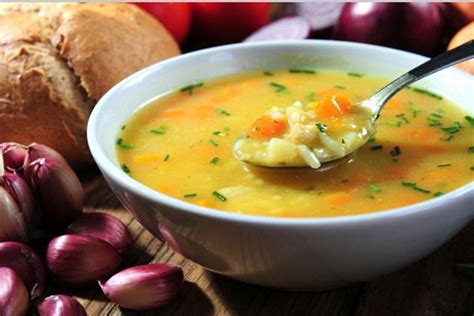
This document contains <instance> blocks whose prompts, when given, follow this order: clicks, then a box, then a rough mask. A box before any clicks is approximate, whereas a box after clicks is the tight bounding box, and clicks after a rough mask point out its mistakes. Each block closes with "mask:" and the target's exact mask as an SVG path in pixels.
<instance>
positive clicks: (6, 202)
mask: <svg viewBox="0 0 474 316" xmlns="http://www.w3.org/2000/svg"><path fill="white" fill-rule="evenodd" d="M0 219H1V221H0V242H1V241H28V240H29V232H28V225H27V224H26V220H25V217H24V216H23V214H22V213H21V210H20V208H19V206H18V205H17V203H16V201H15V199H14V198H12V197H11V196H10V194H9V193H8V192H7V191H6V190H5V189H4V188H3V187H2V186H0Z"/></svg>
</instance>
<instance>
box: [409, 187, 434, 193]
mask: <svg viewBox="0 0 474 316" xmlns="http://www.w3.org/2000/svg"><path fill="white" fill-rule="evenodd" d="M413 190H415V191H418V192H422V193H426V194H428V193H431V191H430V190H426V189H422V188H420V187H417V186H414V187H413Z"/></svg>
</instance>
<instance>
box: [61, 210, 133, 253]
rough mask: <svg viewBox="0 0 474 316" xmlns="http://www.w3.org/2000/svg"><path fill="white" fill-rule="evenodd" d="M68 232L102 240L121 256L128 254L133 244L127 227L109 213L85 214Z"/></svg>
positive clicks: (74, 222) (72, 224)
mask: <svg viewBox="0 0 474 316" xmlns="http://www.w3.org/2000/svg"><path fill="white" fill-rule="evenodd" d="M66 232H67V233H68V234H76V235H83V236H90V237H94V238H98V239H101V240H103V241H105V242H107V243H109V244H110V245H111V246H112V247H114V248H115V250H117V252H118V253H119V254H123V253H125V252H127V251H128V250H129V249H130V247H131V246H132V244H133V239H132V236H131V235H130V232H129V231H128V229H127V226H125V224H124V223H122V221H121V220H119V219H118V218H116V217H115V216H112V215H110V214H107V213H99V212H95V213H84V214H82V215H81V216H80V217H78V218H77V219H76V220H74V221H73V222H72V223H71V224H70V225H69V226H68V228H67V230H66Z"/></svg>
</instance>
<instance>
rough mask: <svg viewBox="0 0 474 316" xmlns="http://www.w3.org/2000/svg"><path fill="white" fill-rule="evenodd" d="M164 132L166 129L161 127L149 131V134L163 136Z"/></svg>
mask: <svg viewBox="0 0 474 316" xmlns="http://www.w3.org/2000/svg"><path fill="white" fill-rule="evenodd" d="M166 130H167V127H166V126H164V125H162V126H160V128H157V129H152V130H150V133H152V134H155V135H163V134H164V133H166Z"/></svg>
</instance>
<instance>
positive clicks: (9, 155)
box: [0, 143, 27, 172]
mask: <svg viewBox="0 0 474 316" xmlns="http://www.w3.org/2000/svg"><path fill="white" fill-rule="evenodd" d="M0 148H1V149H2V151H3V163H4V166H5V169H7V170H9V171H18V172H21V170H22V168H23V163H24V161H25V157H26V155H27V148H26V146H23V145H21V144H17V143H1V144H0Z"/></svg>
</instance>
